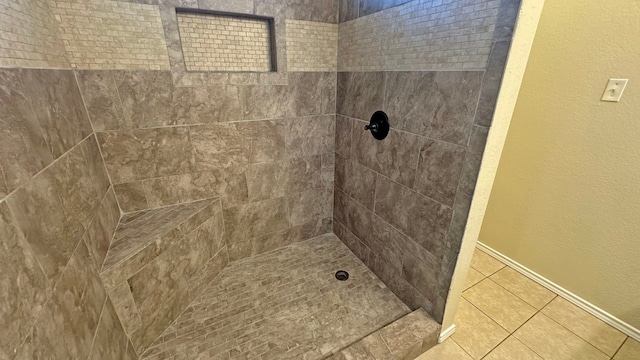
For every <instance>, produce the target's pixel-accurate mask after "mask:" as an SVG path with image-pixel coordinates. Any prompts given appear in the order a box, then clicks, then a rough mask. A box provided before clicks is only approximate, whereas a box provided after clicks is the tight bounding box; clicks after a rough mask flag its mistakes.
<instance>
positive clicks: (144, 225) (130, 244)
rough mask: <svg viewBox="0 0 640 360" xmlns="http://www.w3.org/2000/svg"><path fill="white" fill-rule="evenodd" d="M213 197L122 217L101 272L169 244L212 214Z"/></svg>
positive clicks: (159, 250)
mask: <svg viewBox="0 0 640 360" xmlns="http://www.w3.org/2000/svg"><path fill="white" fill-rule="evenodd" d="M213 204H214V200H211V199H207V200H201V201H195V202H191V203H187V204H179V205H174V206H168V207H163V208H159V209H150V210H143V211H138V212H135V213H129V214H125V215H123V216H122V218H121V219H120V224H119V225H118V229H117V230H116V233H115V235H114V239H113V241H112V243H111V246H110V247H109V252H108V253H107V257H106V259H105V262H104V265H103V268H102V272H103V273H104V272H108V271H109V270H110V269H112V268H114V267H117V266H119V265H121V264H123V263H125V262H127V261H128V260H131V259H132V258H134V257H136V256H137V257H140V255H139V254H143V255H144V256H151V257H152V256H153V254H155V253H159V252H162V250H163V249H166V248H168V247H170V246H171V245H172V244H173V243H174V242H175V241H177V240H180V239H181V238H182V237H184V236H185V235H186V234H188V233H189V232H191V230H194V229H196V228H197V227H198V226H200V225H201V224H202V223H203V222H205V221H206V220H207V219H209V218H210V217H211V216H212V215H213V214H212V210H213V208H212V207H213Z"/></svg>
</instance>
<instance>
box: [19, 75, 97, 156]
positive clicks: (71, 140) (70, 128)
mask: <svg viewBox="0 0 640 360" xmlns="http://www.w3.org/2000/svg"><path fill="white" fill-rule="evenodd" d="M20 76H21V78H22V82H23V84H24V88H25V90H26V91H28V92H29V98H30V104H31V107H32V109H33V111H34V113H35V116H36V118H37V119H38V123H39V124H40V130H41V131H42V134H43V135H44V138H45V140H46V142H47V145H48V146H49V150H50V151H51V153H52V154H53V157H54V158H58V157H60V156H61V155H62V154H64V153H65V152H67V151H68V150H70V149H71V148H72V147H74V146H75V145H76V144H78V143H79V142H80V141H81V140H82V139H84V138H85V137H87V135H89V134H91V132H92V129H91V123H90V122H89V117H88V116H87V112H86V110H85V107H84V103H83V101H82V95H81V94H80V90H79V89H78V84H77V82H76V78H75V76H74V74H73V72H72V71H69V70H33V69H31V70H23V71H22V72H21V74H20Z"/></svg>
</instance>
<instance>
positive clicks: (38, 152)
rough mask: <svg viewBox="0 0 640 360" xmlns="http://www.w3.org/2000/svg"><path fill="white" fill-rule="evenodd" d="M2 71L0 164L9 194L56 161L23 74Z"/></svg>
mask: <svg viewBox="0 0 640 360" xmlns="http://www.w3.org/2000/svg"><path fill="white" fill-rule="evenodd" d="M24 71H26V70H19V69H0V84H2V85H0V102H1V103H2V106H1V107H0V139H1V141H0V143H2V147H0V155H1V156H0V165H2V168H3V171H4V178H5V179H6V182H7V190H6V191H5V193H6V192H10V191H12V190H14V189H15V188H17V187H18V186H20V185H21V184H23V183H24V182H26V181H27V180H28V179H29V178H30V177H31V176H33V175H34V174H35V173H37V172H38V171H40V170H42V169H43V168H44V167H45V166H47V165H48V164H50V163H51V162H52V161H53V155H52V153H51V151H50V150H49V147H48V145H47V142H46V141H45V137H44V134H43V133H42V131H41V129H40V123H39V121H38V118H37V117H36V113H35V111H34V109H33V108H32V105H31V104H32V103H31V101H30V98H29V97H30V93H29V91H28V89H26V88H25V86H24V83H23V80H22V73H23V72H24Z"/></svg>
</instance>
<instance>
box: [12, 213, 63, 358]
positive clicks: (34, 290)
mask: <svg viewBox="0 0 640 360" xmlns="http://www.w3.org/2000/svg"><path fill="white" fill-rule="evenodd" d="M0 235H1V236H0V246H2V249H4V251H2V252H0V272H2V274H3V279H4V280H3V282H2V289H1V291H0V294H1V295H0V300H1V303H2V306H0V318H2V319H3V324H4V326H3V329H2V331H0V333H1V334H2V336H1V337H0V357H3V358H9V357H10V356H12V355H13V354H14V351H15V350H16V349H17V348H18V347H19V346H20V344H21V343H22V341H23V339H24V337H25V336H26V335H27V333H28V331H29V328H30V327H31V326H32V324H33V322H34V320H35V317H36V316H37V314H38V312H39V310H40V309H41V308H42V306H44V303H45V302H46V301H47V298H48V293H49V291H50V288H51V287H52V285H51V284H50V281H49V280H48V279H47V276H46V275H45V273H44V272H43V271H42V269H41V267H40V265H39V263H38V259H37V257H36V254H34V253H33V251H32V250H31V248H30V246H29V244H28V242H27V241H26V239H25V237H24V236H23V234H22V232H21V231H20V229H19V228H18V225H17V223H16V221H15V220H14V219H13V217H12V215H11V212H10V211H9V207H8V206H7V203H6V202H0Z"/></svg>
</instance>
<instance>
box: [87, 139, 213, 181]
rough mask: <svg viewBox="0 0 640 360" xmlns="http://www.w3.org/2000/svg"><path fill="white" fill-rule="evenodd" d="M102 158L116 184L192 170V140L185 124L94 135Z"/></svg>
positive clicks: (193, 152) (194, 155)
mask: <svg viewBox="0 0 640 360" xmlns="http://www.w3.org/2000/svg"><path fill="white" fill-rule="evenodd" d="M97 136H98V141H99V142H100V147H101V149H102V154H103V155H104V160H105V163H106V165H107V169H108V170H109V174H110V175H111V180H113V182H114V183H115V184H121V183H124V182H131V181H134V180H143V179H147V178H152V177H159V176H169V175H179V174H185V173H189V172H192V171H193V170H194V168H195V163H196V151H197V150H196V149H194V147H196V148H197V146H198V145H200V146H202V145H204V144H202V143H198V142H195V141H194V142H195V145H196V146H193V145H192V143H191V141H190V139H189V129H188V128H187V127H170V128H155V129H134V130H119V131H109V132H101V133H98V134H97Z"/></svg>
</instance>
